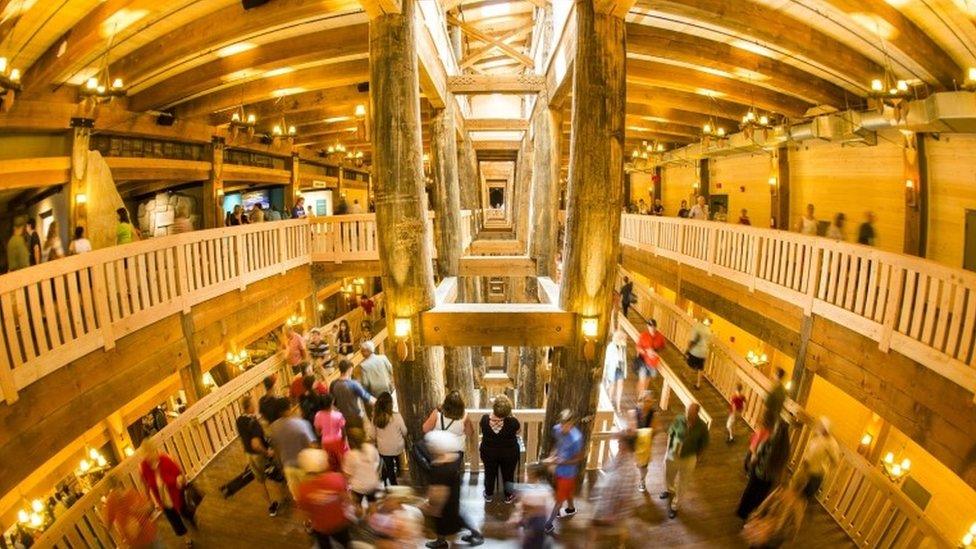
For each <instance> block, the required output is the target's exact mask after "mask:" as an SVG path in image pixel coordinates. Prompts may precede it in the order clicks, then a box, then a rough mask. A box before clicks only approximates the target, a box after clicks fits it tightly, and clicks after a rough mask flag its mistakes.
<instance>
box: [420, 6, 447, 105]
mask: <svg viewBox="0 0 976 549" xmlns="http://www.w3.org/2000/svg"><path fill="white" fill-rule="evenodd" d="M416 52H417V60H418V62H419V66H420V89H421V91H423V92H424V97H425V98H426V99H427V102H428V103H430V104H431V106H432V107H434V108H435V109H443V108H444V107H445V103H446V102H447V101H448V95H449V94H448V85H447V76H448V71H447V68H446V67H445V66H444V63H443V61H442V59H441V56H440V54H439V53H438V51H437V47H436V46H435V45H434V37H433V36H431V34H430V31H429V29H428V28H427V25H426V24H424V23H423V17H422V15H421V14H419V13H418V14H417V43H416Z"/></svg>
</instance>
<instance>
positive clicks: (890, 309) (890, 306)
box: [878, 265, 910, 353]
mask: <svg viewBox="0 0 976 549" xmlns="http://www.w3.org/2000/svg"><path fill="white" fill-rule="evenodd" d="M892 269H897V272H896V273H895V276H893V277H891V279H890V280H891V283H890V284H889V286H888V302H887V303H886V304H885V312H884V322H883V323H882V328H881V341H879V342H878V348H880V349H881V351H882V352H885V353H887V352H888V349H889V348H890V347H891V335H892V332H893V331H894V330H895V322H896V321H897V319H898V312H899V310H900V309H901V307H899V306H898V304H899V301H901V299H902V297H901V294H902V290H903V288H904V284H905V269H904V268H902V267H900V266H899V267H895V266H894V265H892ZM909 301H910V300H907V299H906V300H905V303H906V304H907V303H908V302H909Z"/></svg>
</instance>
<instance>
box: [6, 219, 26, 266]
mask: <svg viewBox="0 0 976 549" xmlns="http://www.w3.org/2000/svg"><path fill="white" fill-rule="evenodd" d="M26 230H27V218H26V217H24V216H22V215H18V216H17V217H15V218H14V229H13V232H12V233H11V235H10V239H9V240H7V271H8V272H13V271H18V270H20V269H26V268H27V267H30V266H31V262H30V248H29V247H28V245H27V243H28V239H27V238H26V237H25V232H26Z"/></svg>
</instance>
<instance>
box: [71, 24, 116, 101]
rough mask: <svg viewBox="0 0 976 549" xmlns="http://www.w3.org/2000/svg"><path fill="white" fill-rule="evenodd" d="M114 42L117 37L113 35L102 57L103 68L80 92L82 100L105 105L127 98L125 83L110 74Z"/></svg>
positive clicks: (88, 80)
mask: <svg viewBox="0 0 976 549" xmlns="http://www.w3.org/2000/svg"><path fill="white" fill-rule="evenodd" d="M114 42H115V35H114V34H113V35H112V39H111V40H109V43H108V47H107V48H105V55H104V56H102V67H101V68H100V69H98V70H97V71H96V72H95V74H93V75H92V76H89V77H88V79H87V80H85V84H84V85H83V86H81V88H80V89H79V90H78V93H79V94H80V95H81V97H82V98H84V99H88V100H91V101H94V102H97V103H104V102H108V101H111V100H112V99H114V98H116V97H124V96H125V83H124V82H122V79H121V78H119V77H115V78H112V76H111V75H110V74H109V69H108V59H109V53H110V52H111V51H112V44H113V43H114Z"/></svg>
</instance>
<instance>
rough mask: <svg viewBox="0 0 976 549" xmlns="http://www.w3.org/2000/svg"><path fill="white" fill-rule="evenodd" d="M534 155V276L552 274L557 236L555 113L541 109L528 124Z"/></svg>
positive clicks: (559, 119)
mask: <svg viewBox="0 0 976 549" xmlns="http://www.w3.org/2000/svg"><path fill="white" fill-rule="evenodd" d="M532 125H533V134H534V136H535V147H534V148H535V151H534V154H533V156H532V163H533V167H532V230H533V235H532V246H531V247H530V249H529V255H530V256H532V259H535V266H536V267H535V269H536V274H537V275H538V276H553V275H554V274H555V272H556V242H557V233H558V232H559V221H558V219H557V216H558V211H559V191H558V189H557V185H558V184H559V183H558V182H559V130H560V128H562V116H561V115H560V113H559V111H558V110H556V109H553V108H551V107H549V106H548V105H546V106H542V107H541V108H540V109H539V111H538V112H537V113H536V115H535V117H534V118H533V120H532Z"/></svg>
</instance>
